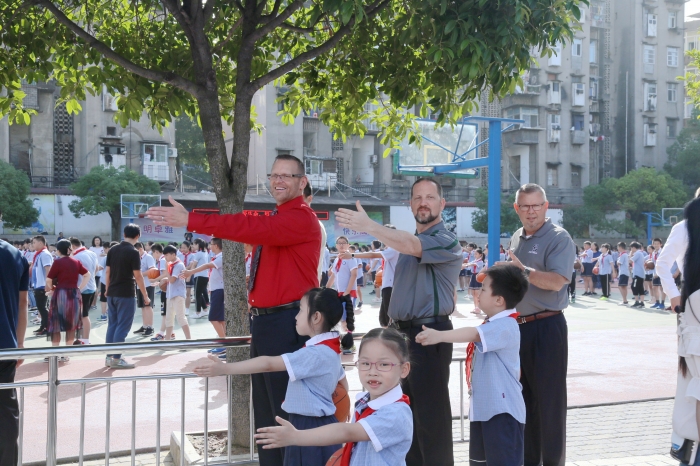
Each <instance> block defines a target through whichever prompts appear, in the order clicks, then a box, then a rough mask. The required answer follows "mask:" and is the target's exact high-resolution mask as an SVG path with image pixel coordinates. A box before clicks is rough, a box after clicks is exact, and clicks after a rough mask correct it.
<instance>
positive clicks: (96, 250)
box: [89, 246, 105, 257]
mask: <svg viewBox="0 0 700 466" xmlns="http://www.w3.org/2000/svg"><path fill="white" fill-rule="evenodd" d="M89 249H90V251H92V252H94V253H95V255H96V256H97V257H100V256H101V255H102V254H104V253H105V248H104V247H102V246H91V247H90V248H89Z"/></svg>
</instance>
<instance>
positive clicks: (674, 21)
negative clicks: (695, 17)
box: [668, 11, 678, 29]
mask: <svg viewBox="0 0 700 466" xmlns="http://www.w3.org/2000/svg"><path fill="white" fill-rule="evenodd" d="M677 27H678V12H677V11H669V12H668V28H669V29H676V28H677Z"/></svg>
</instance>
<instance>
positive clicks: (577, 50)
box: [571, 39, 583, 57]
mask: <svg viewBox="0 0 700 466" xmlns="http://www.w3.org/2000/svg"><path fill="white" fill-rule="evenodd" d="M581 55H583V40H582V39H574V41H573V42H572V44H571V56H572V57H580V56H581Z"/></svg>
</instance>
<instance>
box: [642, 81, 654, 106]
mask: <svg viewBox="0 0 700 466" xmlns="http://www.w3.org/2000/svg"><path fill="white" fill-rule="evenodd" d="M644 111H645V112H654V111H656V84H655V83H644Z"/></svg>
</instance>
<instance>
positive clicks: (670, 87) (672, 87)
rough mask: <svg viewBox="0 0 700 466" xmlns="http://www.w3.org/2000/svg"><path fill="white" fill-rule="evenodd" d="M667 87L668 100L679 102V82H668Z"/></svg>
mask: <svg viewBox="0 0 700 466" xmlns="http://www.w3.org/2000/svg"><path fill="white" fill-rule="evenodd" d="M666 86H667V89H666V94H667V95H666V100H667V101H669V102H677V101H678V84H676V83H668V84H667V85H666Z"/></svg>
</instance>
